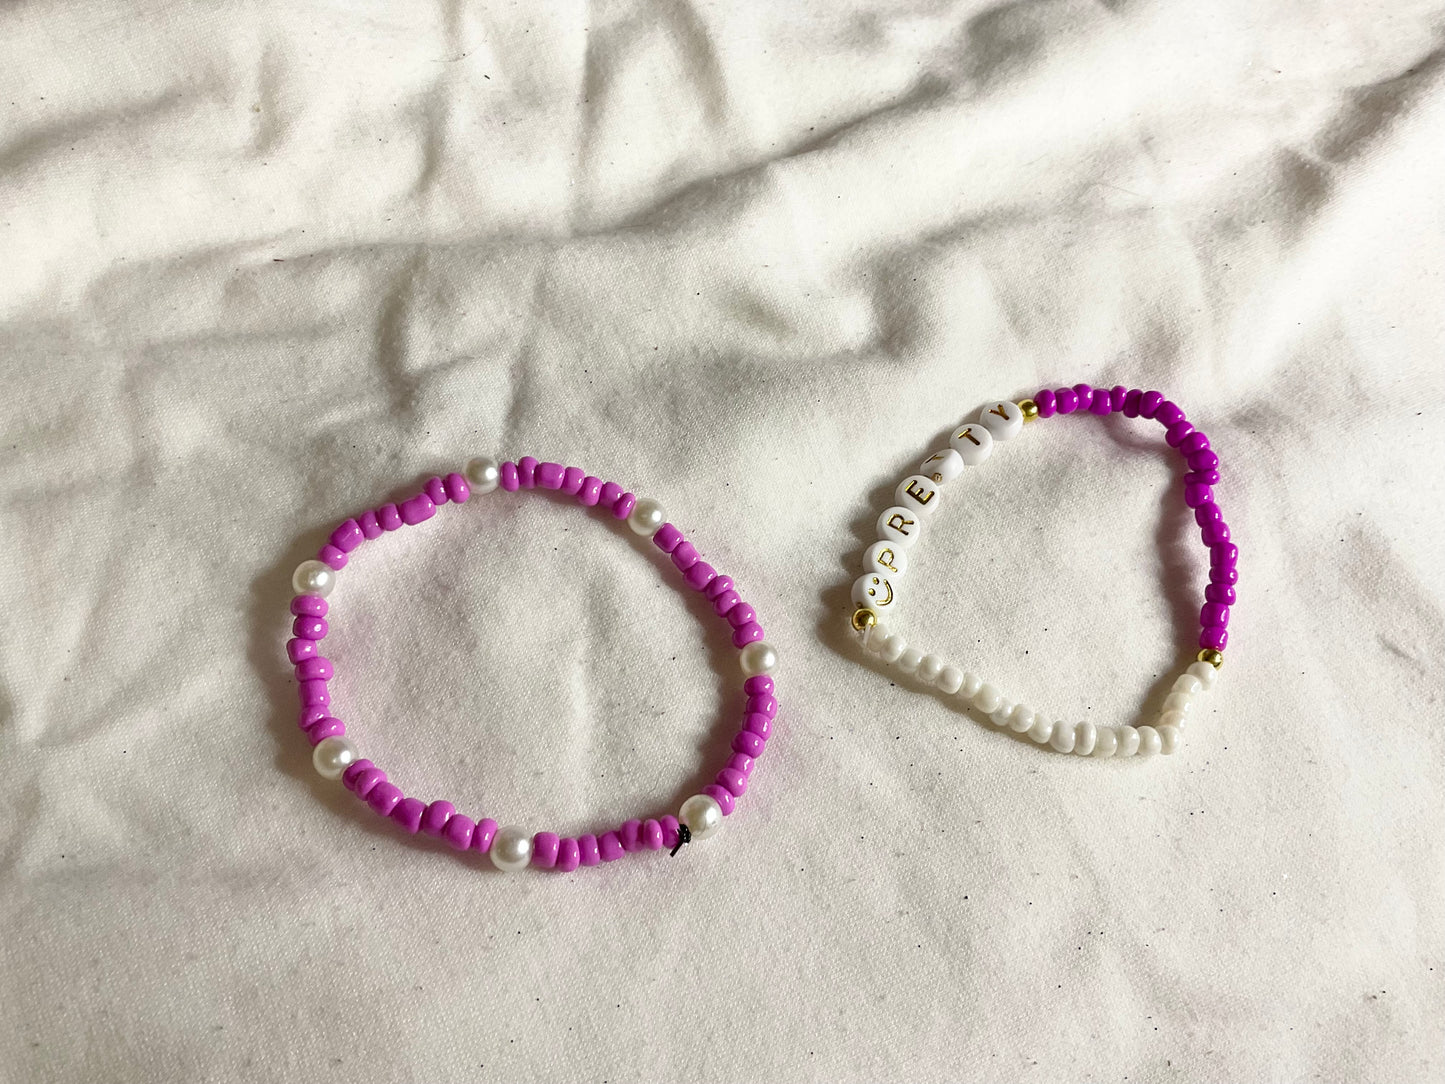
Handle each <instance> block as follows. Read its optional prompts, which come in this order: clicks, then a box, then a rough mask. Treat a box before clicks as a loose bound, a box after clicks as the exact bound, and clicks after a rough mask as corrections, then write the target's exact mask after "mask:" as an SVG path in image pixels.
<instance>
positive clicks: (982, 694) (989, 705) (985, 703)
mask: <svg viewBox="0 0 1445 1084" xmlns="http://www.w3.org/2000/svg"><path fill="white" fill-rule="evenodd" d="M1002 703H1003V693H1001V692H999V691H998V690H997V689H995V688H994V687H993V686H992V685H989V684H987V683H984V684H983V685H980V686H979V687H978V692H976V693H974V694H973V706H974V707H976V708H977V709H978V710H979V711H981V712H983V713H984V714H985V715H987V714H988V713H989V712H991V711H995V710H997V709H998V706H999V705H1000V704H1002Z"/></svg>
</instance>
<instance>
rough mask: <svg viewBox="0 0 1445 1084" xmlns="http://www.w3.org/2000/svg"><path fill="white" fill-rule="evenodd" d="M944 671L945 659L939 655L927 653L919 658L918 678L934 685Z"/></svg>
mask: <svg viewBox="0 0 1445 1084" xmlns="http://www.w3.org/2000/svg"><path fill="white" fill-rule="evenodd" d="M941 673H943V660H942V659H940V658H939V657H938V656H937V655H925V656H923V658H921V659H919V660H918V678H919V680H920V681H926V682H928V684H930V685H932V684H934V683H935V682H937V681H938V675H939V674H941Z"/></svg>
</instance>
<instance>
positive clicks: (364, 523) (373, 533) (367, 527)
mask: <svg viewBox="0 0 1445 1084" xmlns="http://www.w3.org/2000/svg"><path fill="white" fill-rule="evenodd" d="M356 522H357V524H358V525H360V527H361V535H362V537H363V538H380V537H381V523H380V522H379V521H378V520H377V518H376V513H375V512H363V513H361V515H359V516H357V517H356Z"/></svg>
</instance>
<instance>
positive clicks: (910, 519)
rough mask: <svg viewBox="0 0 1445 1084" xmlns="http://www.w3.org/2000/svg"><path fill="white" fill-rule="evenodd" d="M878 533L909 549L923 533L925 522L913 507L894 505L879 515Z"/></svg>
mask: <svg viewBox="0 0 1445 1084" xmlns="http://www.w3.org/2000/svg"><path fill="white" fill-rule="evenodd" d="M878 533H879V534H880V535H882V536H883V538H884V539H886V540H887V541H889V542H897V543H898V544H899V545H900V546H902V547H903V548H904V549H908V548H909V547H911V546H912V545H913V544H914V543H915V542H917V541H918V539H919V537H920V536H921V535H922V534H923V524H922V523H920V522H919V517H918V513H917V512H915V511H913V509H911V508H903V507H899V506H894V507H893V508H887V509H884V511H883V514H882V515H881V516H879V517H878Z"/></svg>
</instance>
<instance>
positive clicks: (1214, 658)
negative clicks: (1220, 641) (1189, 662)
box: [1194, 647, 1224, 670]
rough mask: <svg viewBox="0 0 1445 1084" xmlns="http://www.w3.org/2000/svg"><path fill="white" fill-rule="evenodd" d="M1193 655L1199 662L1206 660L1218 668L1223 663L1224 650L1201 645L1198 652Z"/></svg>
mask: <svg viewBox="0 0 1445 1084" xmlns="http://www.w3.org/2000/svg"><path fill="white" fill-rule="evenodd" d="M1194 657H1195V658H1196V659H1198V660H1199V661H1200V662H1207V663H1208V664H1209V665H1210V666H1212V667H1214V668H1215V669H1216V670H1218V669H1219V668H1220V667H1221V666H1223V665H1224V652H1222V651H1219V650H1217V649H1215V648H1212V647H1201V648H1200V649H1199V654H1198V655H1196V656H1194Z"/></svg>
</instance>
